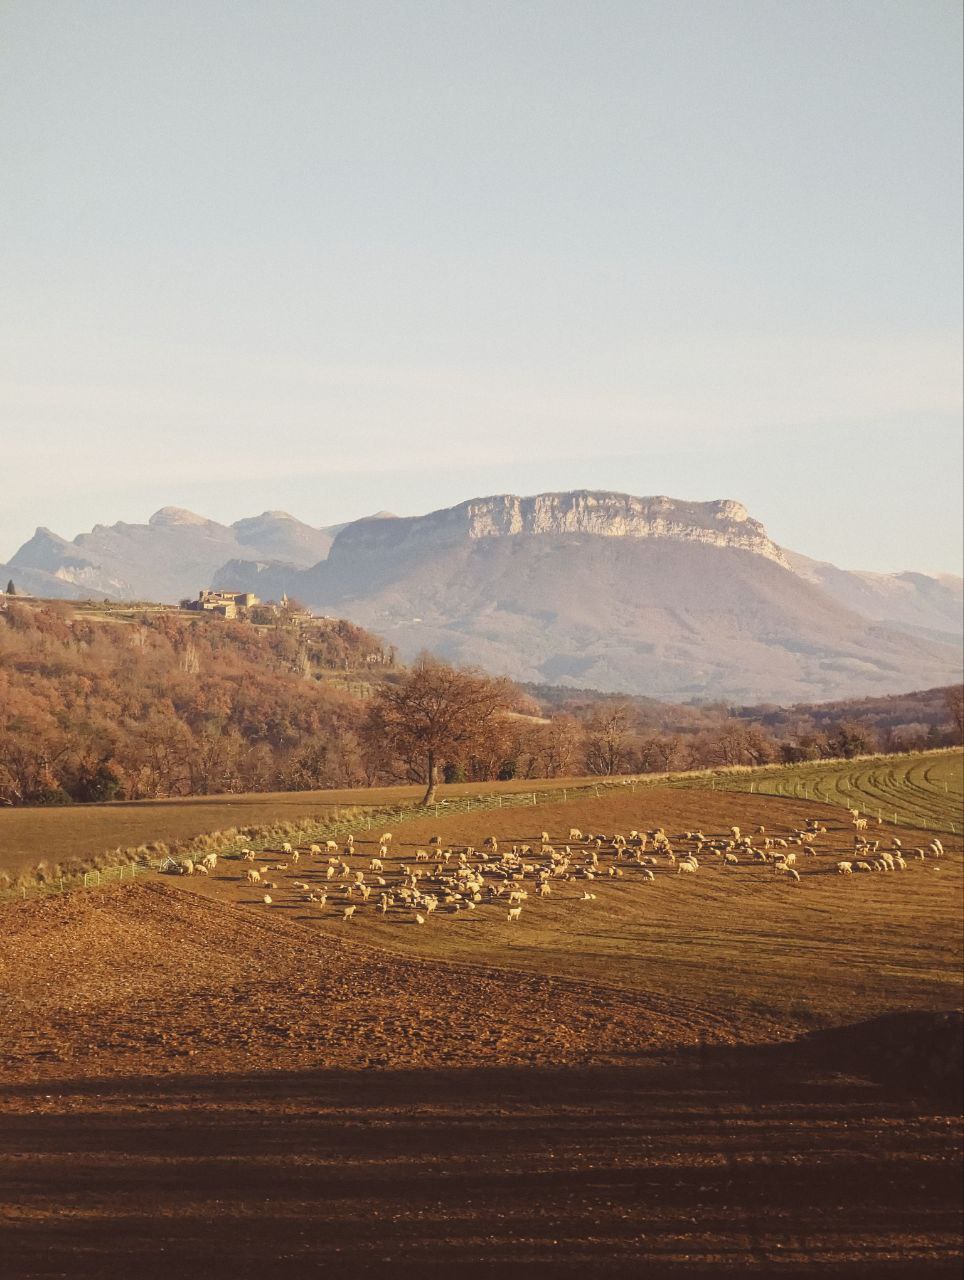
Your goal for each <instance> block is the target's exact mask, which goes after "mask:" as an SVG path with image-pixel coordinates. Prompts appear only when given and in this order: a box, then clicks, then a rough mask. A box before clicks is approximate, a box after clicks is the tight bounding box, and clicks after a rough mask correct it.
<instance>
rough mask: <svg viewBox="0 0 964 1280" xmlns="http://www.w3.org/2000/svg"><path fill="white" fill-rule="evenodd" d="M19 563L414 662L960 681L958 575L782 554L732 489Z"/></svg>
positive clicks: (87, 552)
mask: <svg viewBox="0 0 964 1280" xmlns="http://www.w3.org/2000/svg"><path fill="white" fill-rule="evenodd" d="M11 567H12V569H13V574H12V575H11V576H14V577H15V579H18V578H19V579H23V578H26V581H23V583H22V585H23V586H24V588H25V589H27V590H30V591H35V592H36V593H37V594H59V595H71V594H73V595H80V596H83V595H89V594H94V593H96V592H98V591H102V592H103V593H104V594H109V595H112V596H116V597H117V598H138V599H149V598H155V599H161V600H176V599H178V598H181V597H182V596H185V595H194V594H196V591H197V590H199V589H200V588H201V587H202V586H209V585H213V586H217V587H222V588H226V589H235V590H251V591H254V592H256V593H257V594H258V595H260V596H261V597H262V598H263V599H271V598H274V599H277V598H280V596H281V594H282V593H285V592H286V593H287V594H288V595H289V596H292V597H296V598H298V599H300V600H302V601H303V602H304V603H305V604H307V605H309V606H311V607H313V608H315V609H318V610H322V611H325V612H337V613H339V614H340V615H342V616H345V617H347V618H349V619H351V620H352V621H354V622H357V623H358V624H360V625H362V626H366V627H369V628H371V629H373V630H376V631H379V632H381V633H382V634H384V635H385V636H386V638H387V639H389V640H390V641H391V642H392V643H394V644H396V645H398V647H399V650H400V652H401V653H402V654H403V656H411V654H412V653H414V652H416V651H417V650H418V649H420V648H423V647H427V648H431V649H434V650H435V651H437V652H439V653H440V654H441V655H442V656H445V657H449V658H452V659H454V660H457V661H464V662H473V663H478V664H479V665H482V666H485V667H487V668H489V669H491V670H493V671H496V672H503V673H505V674H508V675H511V676H513V677H514V678H516V679H524V680H531V681H535V682H539V681H547V682H552V683H562V684H572V685H585V684H588V683H593V684H595V685H596V687H601V688H614V687H620V688H623V689H625V690H626V691H627V692H652V693H655V694H656V696H660V697H664V698H690V697H714V696H725V697H729V698H733V699H738V700H748V701H759V700H767V699H772V700H775V701H789V700H794V699H797V700H803V701H815V700H823V699H826V698H834V697H842V696H848V695H859V694H867V695H872V694H881V693H886V692H897V691H900V690H902V689H906V688H910V687H917V688H919V687H922V686H924V685H938V684H944V683H951V682H953V681H954V680H955V679H958V678H959V666H960V663H959V649H958V647H957V645H956V636H957V635H958V633H959V628H960V626H961V621H960V613H961V609H960V600H961V596H962V584H961V583H960V580H957V579H949V578H946V577H945V578H942V579H938V578H936V577H931V576H929V575H926V574H915V573H912V572H904V573H902V574H892V575H885V574H873V573H862V572H859V571H856V572H855V571H848V570H842V569H838V568H837V567H836V566H834V565H832V564H829V563H828V562H823V561H817V560H813V559H810V558H809V557H806V556H803V555H802V554H800V553H797V552H794V551H790V550H788V549H786V548H783V547H780V546H779V545H778V544H777V543H776V542H774V541H773V539H772V538H770V536H769V534H768V532H767V530H766V529H765V527H764V526H763V524H762V523H761V522H760V521H758V520H756V519H754V518H753V517H752V516H751V515H750V514H749V512H748V511H747V509H746V508H745V507H744V506H743V505H742V504H741V503H739V502H736V501H735V500H733V499H729V498H721V499H716V500H713V501H709V502H689V501H684V500H680V499H673V498H668V497H666V496H664V495H656V496H652V497H636V496H634V495H630V494H620V493H615V492H610V491H597V490H574V491H570V492H563V493H545V494H536V495H531V496H527V497H521V496H519V495H514V494H494V495H489V496H487V497H481V498H472V499H469V500H467V501H465V502H462V503H459V504H457V505H455V506H453V507H443V508H439V509H438V510H436V511H433V512H429V513H427V514H425V515H421V516H404V517H400V516H392V515H390V513H385V512H379V513H377V514H376V515H374V516H370V517H365V518H363V519H361V520H356V521H351V522H349V523H348V524H346V525H344V526H337V525H336V526H329V527H328V528H315V527H313V526H309V525H305V524H303V523H302V522H301V521H298V520H297V519H296V518H295V517H293V516H291V515H289V514H288V513H287V512H279V511H267V512H263V513H262V514H261V515H260V516H253V517H247V518H245V519H242V520H239V521H236V522H235V523H234V524H233V525H230V526H227V525H221V524H218V523H217V522H216V521H209V520H207V519H206V518H205V517H203V516H198V515H196V514H195V513H193V512H187V511H184V510H183V509H182V508H174V507H165V508H161V509H160V511H158V512H155V513H154V516H152V517H151V519H150V521H149V522H148V524H146V525H126V524H123V523H121V524H117V525H113V526H96V527H95V529H94V530H92V531H91V532H90V533H89V534H80V535H78V536H77V538H75V539H74V540H73V542H67V541H66V540H65V539H62V538H60V537H59V535H57V534H55V533H53V532H52V531H50V530H46V529H41V530H38V531H37V533H36V534H35V535H34V538H33V539H31V540H29V541H28V542H27V543H25V544H24V547H22V548H21V549H20V551H18V553H17V555H16V556H15V557H14V558H13V560H12V561H11V566H8V569H9V568H11ZM3 572H4V570H3V568H2V567H0V574H2V573H3ZM949 640H950V641H951V643H948V641H949Z"/></svg>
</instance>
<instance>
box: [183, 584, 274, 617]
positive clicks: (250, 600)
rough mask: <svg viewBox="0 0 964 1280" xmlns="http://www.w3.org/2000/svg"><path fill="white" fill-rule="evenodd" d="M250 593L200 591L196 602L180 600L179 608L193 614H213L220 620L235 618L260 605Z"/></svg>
mask: <svg viewBox="0 0 964 1280" xmlns="http://www.w3.org/2000/svg"><path fill="white" fill-rule="evenodd" d="M260 603H261V602H260V600H259V599H258V597H257V596H256V595H254V594H252V592H250V591H210V590H205V591H200V592H198V598H197V599H196V600H182V601H181V608H182V609H187V610H189V611H190V612H193V613H215V614H217V615H218V616H219V617H221V618H237V617H239V616H242V615H243V614H245V613H246V612H247V611H248V609H251V608H253V607H254V606H255V605H256V604H260Z"/></svg>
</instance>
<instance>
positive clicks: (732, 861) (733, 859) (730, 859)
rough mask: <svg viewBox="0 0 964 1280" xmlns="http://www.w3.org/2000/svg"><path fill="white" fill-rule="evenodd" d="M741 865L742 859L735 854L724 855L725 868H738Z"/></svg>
mask: <svg viewBox="0 0 964 1280" xmlns="http://www.w3.org/2000/svg"><path fill="white" fill-rule="evenodd" d="M739 863H740V859H739V858H738V857H737V856H736V854H735V853H724V855H723V865H724V867H736V866H739Z"/></svg>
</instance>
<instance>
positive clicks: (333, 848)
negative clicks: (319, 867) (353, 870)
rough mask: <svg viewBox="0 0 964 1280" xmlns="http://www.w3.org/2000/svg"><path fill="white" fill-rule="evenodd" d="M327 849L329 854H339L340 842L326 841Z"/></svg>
mask: <svg viewBox="0 0 964 1280" xmlns="http://www.w3.org/2000/svg"><path fill="white" fill-rule="evenodd" d="M325 848H326V850H327V851H328V852H329V853H337V852H338V841H337V840H326V841H325Z"/></svg>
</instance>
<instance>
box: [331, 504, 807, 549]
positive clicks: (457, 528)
mask: <svg viewBox="0 0 964 1280" xmlns="http://www.w3.org/2000/svg"><path fill="white" fill-rule="evenodd" d="M525 534H528V535H545V536H554V535H555V536H560V535H571V534H585V535H591V536H593V537H597V538H599V537H602V538H663V539H666V540H668V541H672V542H699V543H703V544H704V545H706V546H714V547H729V548H736V549H738V550H741V551H751V552H753V553H754V554H756V555H761V556H764V557H765V558H766V559H767V560H772V561H774V562H775V563H776V564H779V565H782V566H783V567H784V568H789V567H790V566H789V564H788V561H787V559H786V556H785V555H784V553H783V552H782V551H781V549H780V548H779V547H778V546H777V545H776V543H774V542H773V541H772V540H771V539H770V537H769V536H768V534H767V531H766V529H765V528H764V527H763V525H762V524H761V523H760V522H759V521H758V520H753V519H752V518H751V517H750V515H749V514H748V512H747V510H746V508H745V507H743V506H741V504H740V503H739V502H733V501H731V500H729V499H726V498H723V499H719V500H718V501H716V502H680V501H677V500H675V499H673V498H665V497H652V498H636V497H632V496H631V495H630V494H624V493H599V492H593V491H590V490H578V491H576V492H574V493H540V494H536V495H535V496H534V497H530V498H519V497H516V496H515V495H514V494H498V495H496V496H494V497H489V498H473V499H472V500H471V501H469V502H463V503H461V504H460V505H459V506H457V507H449V508H446V509H445V510H443V511H433V512H432V513H431V514H429V515H426V516H416V517H412V518H410V519H395V520H390V521H387V520H380V521H374V520H372V521H369V520H359V521H356V522H355V523H354V524H351V525H348V526H347V527H346V528H345V529H344V530H343V531H342V532H341V533H340V534H339V535H338V537H337V538H336V539H335V543H334V545H333V547H332V550H331V556H332V558H333V559H337V558H338V557H340V556H343V555H351V556H356V555H358V554H360V553H361V554H375V553H379V554H381V553H384V552H386V551H388V550H411V551H413V552H416V551H417V550H421V549H422V548H426V547H428V546H444V545H447V544H450V543H453V542H459V541H463V540H465V539H470V540H474V539H480V538H506V537H514V536H519V535H525Z"/></svg>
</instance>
